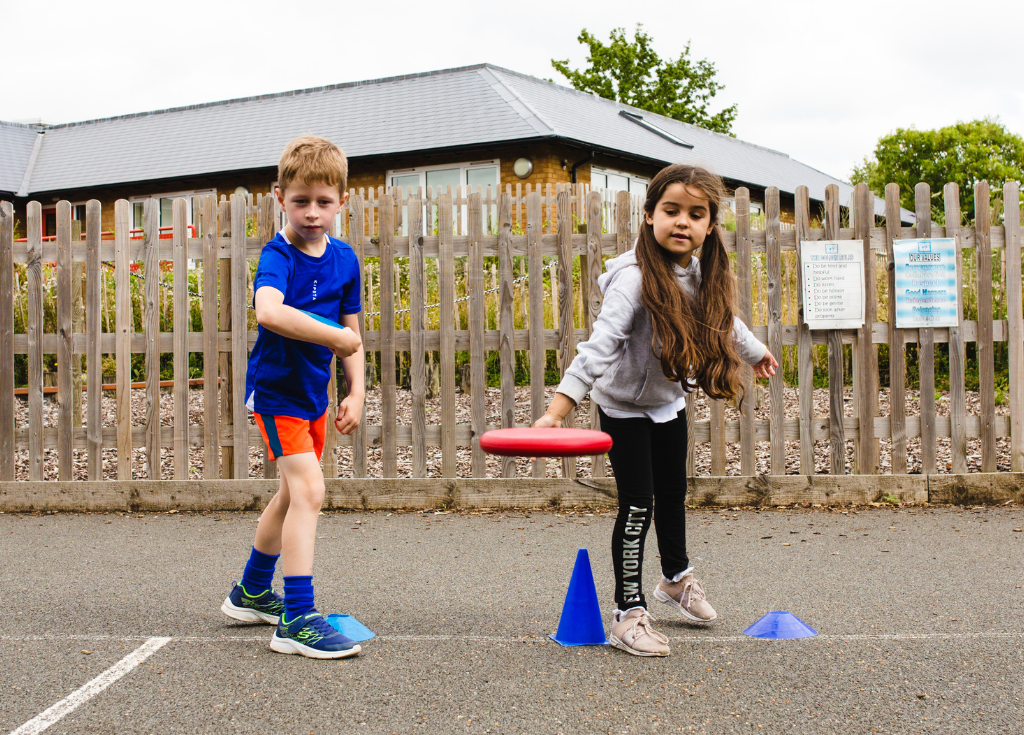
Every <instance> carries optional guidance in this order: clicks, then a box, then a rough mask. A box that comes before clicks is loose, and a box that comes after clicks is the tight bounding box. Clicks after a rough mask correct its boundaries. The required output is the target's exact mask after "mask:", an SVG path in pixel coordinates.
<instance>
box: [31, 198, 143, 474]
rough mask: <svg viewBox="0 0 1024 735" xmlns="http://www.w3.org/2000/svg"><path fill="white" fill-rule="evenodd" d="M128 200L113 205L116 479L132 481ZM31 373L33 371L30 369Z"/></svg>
mask: <svg viewBox="0 0 1024 735" xmlns="http://www.w3.org/2000/svg"><path fill="white" fill-rule="evenodd" d="M130 208H131V205H130V204H129V203H128V201H127V200H125V199H118V200H117V201H116V202H114V324H115V329H116V330H117V339H116V342H115V344H116V347H115V359H116V361H117V367H116V371H117V377H116V378H115V382H116V383H117V392H116V394H115V396H116V398H115V401H116V409H115V417H116V420H115V422H114V423H115V424H116V426H117V479H118V480H130V479H132V321H133V316H132V293H131V252H130V249H129V248H130V245H131V239H130V238H131V233H130V232H129V230H130V226H129V224H128V213H129V212H130V211H131V209H130ZM30 372H31V368H30Z"/></svg>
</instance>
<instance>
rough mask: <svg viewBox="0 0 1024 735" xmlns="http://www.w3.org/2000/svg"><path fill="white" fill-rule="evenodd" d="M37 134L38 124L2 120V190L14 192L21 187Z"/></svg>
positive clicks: (0, 143)
mask: <svg viewBox="0 0 1024 735" xmlns="http://www.w3.org/2000/svg"><path fill="white" fill-rule="evenodd" d="M36 135H38V126H32V125H19V124H18V123H5V122H0V191H3V192H8V193H11V194H13V193H15V192H17V191H18V189H20V188H21V182H22V180H23V179H24V178H25V169H26V168H27V167H28V161H29V158H31V156H32V146H33V145H34V144H35V141H36Z"/></svg>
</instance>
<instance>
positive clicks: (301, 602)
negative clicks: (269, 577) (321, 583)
mask: <svg viewBox="0 0 1024 735" xmlns="http://www.w3.org/2000/svg"><path fill="white" fill-rule="evenodd" d="M312 609H313V577H311V576H310V577H285V578H284V614H285V618H286V619H287V620H289V621H291V620H295V618H297V617H298V616H299V615H305V614H306V613H308V612H309V611H310V610H312Z"/></svg>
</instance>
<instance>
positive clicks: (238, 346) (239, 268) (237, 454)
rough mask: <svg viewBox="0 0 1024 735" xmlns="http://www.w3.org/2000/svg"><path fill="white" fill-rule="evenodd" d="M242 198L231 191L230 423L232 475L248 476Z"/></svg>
mask: <svg viewBox="0 0 1024 735" xmlns="http://www.w3.org/2000/svg"><path fill="white" fill-rule="evenodd" d="M246 204H247V203H246V199H245V197H243V196H238V195H237V194H232V195H231V364H232V371H233V372H234V376H233V378H234V379H233V380H232V381H231V384H230V387H231V409H232V417H231V426H232V437H233V439H234V442H233V443H234V452H233V453H232V454H233V459H234V478H235V479H236V480H243V479H245V478H247V477H249V415H248V411H247V410H246V408H245V378H244V377H243V376H244V375H245V370H246V365H247V364H248V362H249V318H248V314H247V313H246V306H247V305H248V303H249V260H248V257H247V253H246V251H245V239H246V238H245V235H246V224H247V219H248V218H247V216H246V215H247V209H248V208H247V206H246Z"/></svg>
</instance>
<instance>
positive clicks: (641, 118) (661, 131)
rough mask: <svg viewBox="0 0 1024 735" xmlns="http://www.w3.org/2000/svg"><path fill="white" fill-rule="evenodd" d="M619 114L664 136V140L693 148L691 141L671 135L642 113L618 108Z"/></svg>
mask: <svg viewBox="0 0 1024 735" xmlns="http://www.w3.org/2000/svg"><path fill="white" fill-rule="evenodd" d="M619 115H621V116H622V117H624V118H626V119H627V120H629V121H630V122H634V123H636V124H637V125H639V126H640V127H642V128H644V129H645V130H650V131H651V132H652V133H654V134H655V135H657V136H660V137H662V138H664V139H665V140H668V141H671V142H672V143H675V144H676V145H680V146H682V147H683V148H693V145H692V144H691V143H687V142H686V141H685V140H683V139H682V138H680V137H679V136H678V135H673V134H672V133H670V132H668V131H667V130H665V129H663V128H659V127H658V126H657V125H655V124H654V123H652V122H651V121H650V120H647V119H645V118H644V116H643V115H638V114H636V113H635V112H626V110H619Z"/></svg>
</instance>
